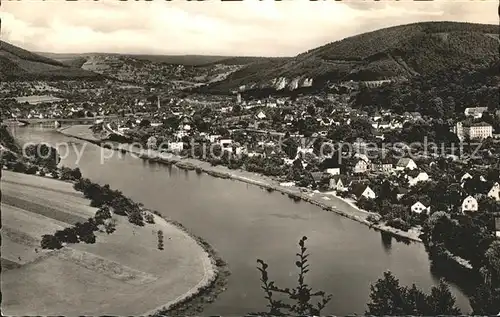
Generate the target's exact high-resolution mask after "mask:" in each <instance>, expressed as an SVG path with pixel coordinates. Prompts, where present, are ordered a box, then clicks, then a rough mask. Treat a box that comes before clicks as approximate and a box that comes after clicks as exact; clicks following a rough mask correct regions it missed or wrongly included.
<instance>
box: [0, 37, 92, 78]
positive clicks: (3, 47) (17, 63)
mask: <svg viewBox="0 0 500 317" xmlns="http://www.w3.org/2000/svg"><path fill="white" fill-rule="evenodd" d="M100 78H102V76H101V75H99V74H96V73H93V72H89V71H85V70H83V69H80V68H78V67H73V66H69V65H66V64H64V63H62V62H60V61H56V60H53V59H51V58H48V57H45V56H41V55H39V54H35V53H32V52H30V51H27V50H25V49H22V48H20V47H17V46H15V45H12V44H9V43H7V42H4V41H0V80H7V81H8V80H40V79H43V80H58V79H100Z"/></svg>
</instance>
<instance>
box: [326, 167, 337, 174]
mask: <svg viewBox="0 0 500 317" xmlns="http://www.w3.org/2000/svg"><path fill="white" fill-rule="evenodd" d="M326 172H327V173H328V174H330V175H340V167H336V168H327V169H326Z"/></svg>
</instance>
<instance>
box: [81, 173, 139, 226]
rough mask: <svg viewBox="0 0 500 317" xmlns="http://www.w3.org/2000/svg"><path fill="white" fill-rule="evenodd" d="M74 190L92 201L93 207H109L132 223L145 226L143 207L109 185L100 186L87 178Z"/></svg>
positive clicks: (82, 179)
mask: <svg viewBox="0 0 500 317" xmlns="http://www.w3.org/2000/svg"><path fill="white" fill-rule="evenodd" d="M74 188H75V190H77V191H80V192H82V193H83V194H84V196H85V197H86V198H88V199H90V205H91V206H92V207H102V206H104V205H106V206H109V207H110V208H111V209H112V210H113V213H115V214H117V215H121V216H127V217H128V219H129V221H130V222H131V223H133V224H136V225H138V226H144V217H143V214H142V210H141V206H140V205H139V204H137V203H135V202H134V201H132V200H131V199H130V198H127V197H125V196H124V195H123V194H122V192H121V191H118V190H112V189H111V188H110V187H109V185H108V184H106V185H104V186H100V185H99V184H96V183H93V182H91V181H90V180H89V179H87V178H81V179H79V180H78V181H77V182H76V183H75V185H74Z"/></svg>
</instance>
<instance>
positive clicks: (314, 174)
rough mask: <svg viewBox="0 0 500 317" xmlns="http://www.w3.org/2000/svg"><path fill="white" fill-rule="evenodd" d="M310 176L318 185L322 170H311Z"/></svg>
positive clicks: (321, 178) (322, 175)
mask: <svg viewBox="0 0 500 317" xmlns="http://www.w3.org/2000/svg"><path fill="white" fill-rule="evenodd" d="M311 176H312V178H313V180H314V182H315V183H316V185H319V184H320V183H321V181H322V180H323V177H324V174H323V172H312V173H311Z"/></svg>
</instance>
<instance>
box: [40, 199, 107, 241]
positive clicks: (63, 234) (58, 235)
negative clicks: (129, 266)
mask: <svg viewBox="0 0 500 317" xmlns="http://www.w3.org/2000/svg"><path fill="white" fill-rule="evenodd" d="M98 230H100V231H105V232H106V233H107V234H111V233H113V232H114V231H115V230H116V223H115V221H114V220H113V219H112V218H111V212H110V210H109V208H108V207H107V206H103V207H101V208H99V210H97V211H96V214H95V216H94V217H93V218H89V219H88V220H87V221H85V222H84V223H80V222H77V223H76V224H75V225H74V226H72V227H68V228H64V229H62V230H58V231H56V232H55V233H54V234H52V235H51V234H45V235H43V236H42V241H41V243H40V244H41V247H42V248H43V249H60V248H62V247H63V243H79V242H85V243H95V242H96V236H95V234H94V232H95V231H98Z"/></svg>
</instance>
